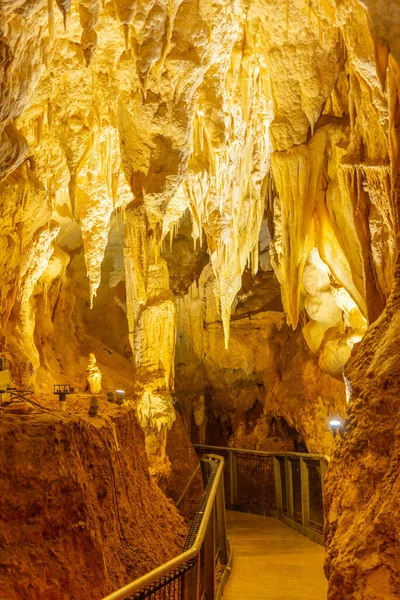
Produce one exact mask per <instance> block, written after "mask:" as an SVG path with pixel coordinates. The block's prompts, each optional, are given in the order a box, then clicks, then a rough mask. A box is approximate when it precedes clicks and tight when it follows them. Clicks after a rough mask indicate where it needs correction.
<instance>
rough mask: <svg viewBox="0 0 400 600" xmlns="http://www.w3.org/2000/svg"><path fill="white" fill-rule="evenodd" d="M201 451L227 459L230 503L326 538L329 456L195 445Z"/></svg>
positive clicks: (315, 537)
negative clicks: (324, 498) (324, 493)
mask: <svg viewBox="0 0 400 600" xmlns="http://www.w3.org/2000/svg"><path fill="white" fill-rule="evenodd" d="M194 447H195V449H196V452H197V454H198V455H199V456H202V455H203V454H206V453H209V452H215V453H218V455H220V456H223V457H224V458H225V469H224V479H225V489H226V491H227V508H228V509H230V510H239V511H245V512H250V513H254V514H261V515H266V516H270V517H275V518H278V519H280V520H281V521H283V522H284V523H286V524H287V525H289V526H290V527H292V528H293V529H295V530H296V531H298V532H299V533H301V534H303V535H306V536H307V537H309V538H310V539H311V540H313V541H314V542H318V543H319V544H323V543H324V510H323V503H322V485H323V481H324V477H325V473H326V470H327V468H328V464H329V458H328V457H327V456H324V455H320V454H302V453H298V452H260V451H256V450H241V449H238V448H220V447H219V446H202V445H200V444H194Z"/></svg>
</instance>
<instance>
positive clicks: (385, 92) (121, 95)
mask: <svg viewBox="0 0 400 600" xmlns="http://www.w3.org/2000/svg"><path fill="white" fill-rule="evenodd" d="M399 12H400V9H399V2H398V0H318V1H317V0H310V1H307V2H306V1H304V0H287V1H286V2H284V1H282V0H262V1H260V0H248V1H247V0H246V1H244V0H233V1H231V0H199V1H194V0H171V1H169V2H166V0H155V1H154V2H150V3H148V2H144V1H142V0H138V1H137V2H134V1H133V0H113V1H105V2H103V3H102V2H100V1H99V0H79V1H78V0H75V1H71V2H70V1H69V0H57V2H56V3H54V2H53V0H48V1H46V0H3V1H2V2H1V4H0V217H1V218H0V280H1V282H2V284H1V287H0V316H1V335H0V351H1V353H2V354H3V355H4V356H6V357H7V358H8V359H9V360H10V364H11V370H12V375H13V380H14V383H15V384H16V385H18V386H23V387H30V388H34V389H36V390H41V391H44V390H49V387H50V386H51V385H52V384H53V383H56V382H62V381H67V380H68V381H70V382H71V384H72V385H73V386H74V387H76V388H80V389H82V388H83V387H84V386H85V385H86V367H87V363H88V357H89V354H90V353H94V354H95V356H96V359H97V363H98V366H99V369H100V370H101V373H102V387H103V389H105V390H106V389H110V388H111V389H115V388H116V387H121V386H123V387H124V389H126V390H127V391H128V392H130V393H131V392H133V391H135V392H136V394H137V397H138V399H139V402H138V406H137V414H138V417H139V418H140V421H141V423H142V426H143V427H144V429H145V431H146V438H147V441H146V445H147V449H148V452H149V456H150V458H151V465H152V467H151V468H153V470H154V471H157V472H159V473H160V474H161V473H162V474H163V477H164V476H167V473H168V469H169V463H168V459H167V453H166V444H167V431H168V428H169V427H171V426H172V425H173V422H174V412H173V393H174V387H175V382H176V386H177V389H178V388H179V386H181V387H180V390H179V391H180V392H181V397H183V396H184V395H185V397H186V398H187V400H188V402H186V404H185V405H183V403H182V402H181V405H182V411H183V414H184V418H185V420H186V424H187V425H189V423H190V419H191V406H190V397H188V395H189V388H190V389H192V391H193V395H194V398H193V400H195V399H196V398H195V396H196V394H197V395H198V396H199V395H200V394H204V398H205V402H206V405H207V406H209V407H211V411H208V418H209V421H212V420H214V425H215V427H216V431H215V436H216V437H218V436H219V435H220V436H221V437H222V438H224V439H231V441H232V442H233V443H239V442H240V443H248V444H249V445H253V446H254V445H257V446H258V445H260V447H261V445H262V444H269V442H266V439H268V436H269V431H271V435H272V434H273V435H272V437H271V438H270V439H273V438H274V435H275V434H276V432H277V430H278V429H279V431H280V432H284V431H288V430H287V428H289V427H292V428H293V427H294V428H295V429H296V430H297V434H298V435H301V437H302V440H301V443H303V442H304V443H306V445H307V447H309V449H314V448H315V449H325V448H328V446H329V440H328V438H327V437H326V425H325V419H326V418H327V416H328V415H329V414H330V412H331V411H333V410H335V412H336V411H342V409H343V384H342V383H341V378H342V373H343V368H344V365H345V364H346V361H347V360H348V359H349V357H350V354H351V351H352V348H353V346H354V345H355V344H357V343H359V342H360V341H361V340H362V338H363V336H364V334H365V332H366V330H367V327H369V326H372V324H373V323H374V322H377V323H378V324H379V323H381V321H379V319H380V318H381V315H382V314H385V315H388V314H389V313H388V312H386V313H383V311H384V309H385V305H386V302H387V301H388V298H389V297H390V294H391V291H392V288H393V284H394V282H395V277H394V264H395V261H396V254H397V240H398V236H399V219H398V214H397V209H398V204H399V202H398V196H397V190H398V185H399V177H398V163H399V156H398V148H399V135H398V130H399V123H400V100H399V89H400V74H399V68H398V64H399V61H400V41H399V36H398V34H397V29H398V24H399V22H400V14H399ZM187 211H189V213H190V218H191V220H192V231H191V233H190V234H189V233H188V232H186V234H185V235H183V236H182V237H181V238H180V239H178V240H177V244H179V245H180V247H181V248H180V250H177V251H176V254H175V255H174V253H173V252H172V255H171V253H170V255H169V256H168V253H167V252H165V255H164V257H161V253H162V247H163V242H165V241H166V242H168V241H171V240H172V247H174V237H175V236H176V235H177V234H178V236H179V235H182V234H179V231H178V229H179V224H180V220H181V218H182V217H183V216H184V215H187V214H188V213H187ZM185 218H186V217H185ZM265 221H267V223H268V233H266V227H265ZM260 230H261V235H260ZM263 231H264V233H263ZM168 236H169V240H168V239H167V238H168ZM268 236H269V237H270V238H271V239H270V242H268V243H267V245H268V246H269V249H270V263H271V265H272V267H273V269H274V272H275V274H276V277H277V280H278V282H279V286H280V295H279V293H278V288H277V285H276V281H272V278H271V277H270V276H265V275H264V272H268V262H269V261H268V257H267V253H266V251H265V250H266V246H265V239H266V238H268ZM190 237H191V238H192V240H193V243H196V250H195V251H192V249H190V250H189V244H188V241H187V240H189V238H190ZM192 240H189V241H190V242H191V241H192ZM262 240H264V241H262ZM175 247H176V248H178V246H177V245H176V246H175ZM199 248H200V249H199ZM206 253H207V254H208V257H209V265H208V266H206V267H205V269H204V270H203V271H202V272H201V268H202V267H203V266H204V265H203V262H205V259H206V256H205V254H206ZM178 257H179V260H177V258H178ZM259 265H263V266H262V269H263V273H261V276H260V280H261V281H260V285H261V288H260V289H261V292H260V294H256V293H255V294H253V293H250V292H252V289H251V286H250V287H247V284H246V280H248V279H249V278H250V277H251V276H253V277H257V270H258V268H259ZM168 270H171V277H170V274H169V272H168ZM200 272H201V274H200ZM268 277H270V279H268ZM197 280H199V283H198V284H197ZM187 290H188V292H187V294H186V291H187ZM174 293H175V296H174ZM271 294H272V295H271ZM280 298H281V303H280ZM254 300H255V302H254V305H253V301H254ZM391 302H394V301H392V300H391ZM282 306H283V309H284V312H283V311H282ZM393 306H394V304H393ZM91 307H93V308H92V309H91ZM388 310H389V309H388ZM232 314H233V318H231V316H232ZM188 315H190V318H188ZM250 317H251V318H250ZM382 318H383V319H385V318H387V317H382ZM285 320H286V321H287V324H288V325H289V326H291V327H293V328H296V327H297V330H296V333H295V334H293V335H292V334H289V332H288V330H287V325H286V324H285ZM377 320H378V321H377ZM177 328H178V336H179V343H178V345H177V348H176V349H175V336H176V332H177ZM230 329H231V330H232V331H231V332H230ZM300 330H301V332H302V335H303V337H304V340H305V343H306V344H307V346H308V349H306V347H305V345H304V343H303V341H302V340H301V338H300ZM376 331H377V330H376V329H375V328H372V329H371V334H370V335H368V338H367V340H366V344H363V346H361V347H362V348H364V349H365V353H366V354H368V352H371V356H372V352H373V350H370V351H369V350H368V348H369V344H372V345H373V343H374V342H373V341H372V340H373V336H374V335H375V333H376ZM374 332H375V333H374ZM230 333H231V335H230ZM376 335H377V336H378V334H376ZM382 335H383V334H382ZM385 335H392V336H393V339H395V338H396V336H397V335H398V332H397V330H396V329H395V328H393V327H388V332H387V333H386V332H385ZM371 336H372V337H371ZM378 337H379V336H378ZM363 352H364V350H363V351H360V350H357V352H356V353H355V354H354V357H353V358H351V363H350V366H349V371H348V373H349V377H348V379H349V381H350V383H351V384H352V381H351V379H352V377H355V378H356V379H357V377H358V375H357V377H356V375H355V374H354V373H355V372H356V371H357V369H358V368H359V366H358V365H359V364H361V363H362V357H363ZM379 352H380V348H379V347H377V349H376V353H379ZM175 354H176V356H175ZM386 360H387V359H386V358H383V357H382V365H381V366H380V372H385V369H386ZM358 361H360V362H358ZM175 363H176V368H177V373H176V375H177V376H176V377H175V372H174V371H175V368H174V367H175ZM374 373H375V371H374ZM376 377H378V375H377V374H376V376H374V377H372V379H371V381H370V383H371V385H372V384H373V383H374V382H375V378H376ZM390 377H393V375H391V376H390ZM333 378H334V379H335V381H337V383H336V382H334V379H333ZM389 381H391V379H389ZM374 385H375V384H374ZM185 387H186V388H188V389H186V390H185V389H184V388H185ZM374 389H375V388H374ZM294 392H296V398H293V393H294ZM374 393H375V392H374ZM363 394H364V393H363ZM372 397H373V393H372V390H369V389H365V394H364V401H365V403H366V404H365V409H363V411H364V412H362V413H360V414H358V413H357V417H356V419H355V423H356V424H357V420H358V419H361V421H362V420H363V419H364V418H366V419H367V416H368V414H369V411H370V408H369V399H370V398H372ZM378 397H379V394H378V393H377V398H378ZM382 397H384V395H383V396H382ZM377 401H378V400H377ZM354 402H356V401H354ZM357 402H358V400H357ZM350 407H351V410H352V409H353V407H352V405H350ZM201 410H202V409H201ZM199 412H201V411H200V409H199ZM389 413H390V410H389ZM274 419H275V422H274V421H273V420H274ZM276 419H284V420H285V422H284V421H283V420H282V421H279V423H280V425H279V427H278V421H276ZM367 420H368V419H367ZM217 421H218V423H219V425H218V426H219V430H218V432H217V424H218V423H217ZM394 421H395V420H394V419H393V420H392V421H391V422H390V423H393V422H394ZM249 423H250V425H249ZM285 423H286V424H285ZM390 423H389V422H388V428H389V430H391V427H392V426H393V425H390ZM313 424H314V425H313ZM214 425H213V426H214ZM201 426H203V425H201ZM268 428H270V430H269V429H268ZM267 429H268V432H267ZM352 432H353V430H350V433H349V434H348V435H349V437H348V438H347V439H346V441H345V442H344V445H343V452H346V448H347V444H350V445H351V443H353V442H352V440H353V435H354V434H353V433H352ZM278 437H279V436H278ZM354 439H355V440H356V438H354ZM360 439H363V438H360ZM281 441H282V440H279V439H278V442H277V443H281ZM271 443H275V442H271ZM284 443H286V442H285V441H284ZM375 443H376V444H378V441H377V440H374V441H373V444H375ZM373 444H372V445H371V451H372V452H375V451H376V450H375V449H374V445H373ZM377 448H379V444H378V445H377ZM387 451H388V453H389V455H391V453H392V452H394V450H392V449H388V450H387ZM378 454H379V452H378ZM338 456H339V455H338ZM337 464H338V466H337V467H333V471H332V472H334V470H335V469H338V470H337V471H336V472H340V473H341V475H342V477H343V481H345V482H346V481H347V482H348V481H351V480H352V477H354V476H355V475H354V474H353V473H352V472H351V471H349V475H348V476H346V475H345V473H346V471H345V465H343V464H342V462H341V459H340V456H339V458H338V463H337ZM370 470H371V472H372V471H373V465H372V464H371V465H370V466H368V468H367V473H369V472H370ZM343 474H344V475H343ZM333 481H334V480H333ZM368 485H369V486H370V488H369V489H372V488H373V486H374V481H373V478H372V477H371V478H370V480H369V483H368ZM331 486H332V487H331V489H332V490H333V489H335V490H339V489H341V488H340V486H339V485H338V484H337V482H336V485H335V483H332V484H331ZM350 487H351V486H350ZM378 490H381V488H380V487H379V486H378ZM382 490H383V488H382ZM336 493H337V492H334V491H332V494H333V495H332V504H330V506H334V498H337V496H336ZM343 493H344V492H343ZM366 496H367V497H369V496H368V494H366ZM377 506H378V503H377V500H376V498H375V497H370V499H369V503H368V507H369V508H370V509H371V510H373V508H374V507H377ZM332 510H333V509H332ZM329 518H330V519H331V518H333V517H332V515H330V517H329ZM339 531H344V530H342V529H340V528H339ZM363 531H365V533H366V534H369V533H371V531H370V530H369V529H368V526H367V527H365V528H364V530H363ZM341 535H342V536H343V539H344V538H345V534H344V532H343V533H342V534H338V536H334V538H331V537H329V539H328V542H329V546H328V552H329V557H331V558H330V559H329V560H330V563H329V565H330V566H328V568H329V569H330V571H329V572H330V573H332V577H331V591H330V593H331V595H332V597H334V595H335V594H336V596H337V594H341V593H342V592H341V591H340V592H338V588H337V584H336V583H335V575H334V573H335V572H336V571H335V569H338V571H337V572H341V573H342V571H340V569H342V570H343V569H344V570H345V566H343V567H340V564H339V563H340V562H341V561H342V564H343V565H344V564H345V561H344V558H343V555H342V554H340V552H339V556H340V558H339V559H338V561H339V562H338V563H336V562H335V561H334V559H333V558H332V557H333V555H332V552H334V550H333V549H332V548H333V546H332V547H331V541H332V540H333V541H332V544H333V543H334V544H336V545H337V547H338V548H340V547H341V543H342V542H341ZM371 535H372V534H371ZM336 538H337V539H336ZM383 544H388V548H389V550H388V552H390V548H391V547H393V542H392V541H390V540H389V541H388V540H387V538H386V540H385V542H383ZM380 552H383V550H380ZM357 560H358V562H363V558H362V557H361V558H358V559H357ZM336 564H337V566H336ZM350 570H351V569H350V567H349V572H350ZM347 576H348V577H350V575H346V577H347ZM363 581H364V583H363ZM366 581H367V580H366V576H365V572H364V571H363V576H362V577H361V578H359V583H358V584H357V585H359V586H362V585H364V584H365V585H366V586H367V587H366V589H367V588H368V585H369V584H368V585H367V583H366ZM335 586H336V588H335ZM359 589H361V588H359ZM343 593H346V594H347V597H348V598H353V597H354V598H357V597H359V594H360V593H361V595H362V594H364V596H365V594H370V595H371V594H373V592H369V591H363V592H360V593H359V592H358V591H355V592H354V593H353V592H352V591H351V589H350V591H347V589H346V592H343ZM376 593H377V594H379V593H380V592H376ZM382 593H383V592H382ZM352 594H353V595H352ZM357 594H358V596H357ZM365 597H367V596H365Z"/></svg>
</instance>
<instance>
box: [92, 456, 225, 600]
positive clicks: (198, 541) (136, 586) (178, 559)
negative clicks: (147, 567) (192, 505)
mask: <svg viewBox="0 0 400 600" xmlns="http://www.w3.org/2000/svg"><path fill="white" fill-rule="evenodd" d="M206 457H207V458H211V459H213V460H215V461H218V463H219V465H218V469H217V472H216V474H215V479H214V481H213V484H212V486H211V490H210V494H209V496H208V500H207V504H206V506H205V508H204V514H203V518H202V520H201V523H200V527H199V530H198V532H197V535H196V538H195V540H194V543H193V546H192V547H191V548H189V550H185V552H181V553H180V554H178V555H177V556H175V557H174V558H171V560H169V561H168V562H166V563H164V564H162V565H160V566H159V567H156V568H155V569H153V570H152V571H150V572H149V573H146V575H142V577H139V578H138V579H135V580H134V581H131V583H128V584H127V585H125V586H124V587H122V588H120V589H119V590H117V591H116V592H113V593H112V594H109V595H108V596H106V597H105V598H103V600H123V598H126V597H127V596H129V595H131V594H134V593H135V592H137V591H139V590H140V589H142V588H144V587H146V586H147V585H150V584H151V583H153V582H154V581H155V580H156V579H159V578H160V577H162V576H163V575H165V574H166V573H168V572H169V571H172V570H173V569H178V568H179V567H180V566H181V565H183V564H184V563H185V562H187V561H189V560H191V559H192V558H194V557H195V556H196V555H197V554H198V553H199V552H200V549H201V546H202V544H203V541H204V537H205V534H206V530H207V525H208V521H209V520H210V516H211V511H212V508H213V504H214V500H215V496H216V493H217V488H218V485H219V482H220V480H221V477H222V473H223V469H224V464H225V461H224V458H223V457H222V456H217V455H215V454H206V455H204V457H202V458H206Z"/></svg>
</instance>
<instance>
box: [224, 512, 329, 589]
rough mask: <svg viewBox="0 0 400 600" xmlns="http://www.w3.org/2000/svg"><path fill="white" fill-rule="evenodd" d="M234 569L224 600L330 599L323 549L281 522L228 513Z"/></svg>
mask: <svg viewBox="0 0 400 600" xmlns="http://www.w3.org/2000/svg"><path fill="white" fill-rule="evenodd" d="M227 525H228V536H229V538H230V541H231V544H232V547H233V568H232V573H231V576H230V578H229V580H228V583H227V584H226V586H225V592H224V596H223V600H326V595H327V588H328V585H327V581H326V579H325V576H324V573H323V563H324V554H325V551H324V548H323V547H322V546H320V545H319V544H315V543H314V542H311V541H310V540H309V539H308V538H306V537H304V536H302V535H300V534H298V533H296V532H295V531H293V530H292V529H290V528H289V527H287V526H286V525H284V524H283V523H281V522H280V521H278V520H276V519H271V518H269V517H260V516H258V515H250V514H247V513H240V512H227Z"/></svg>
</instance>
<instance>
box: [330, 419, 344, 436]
mask: <svg viewBox="0 0 400 600" xmlns="http://www.w3.org/2000/svg"><path fill="white" fill-rule="evenodd" d="M342 425H343V423H342V421H341V420H340V419H339V418H337V417H335V418H333V419H331V420H330V421H329V426H330V428H331V429H332V433H333V437H336V434H337V432H338V430H339V428H340V427H341V426H342Z"/></svg>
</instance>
